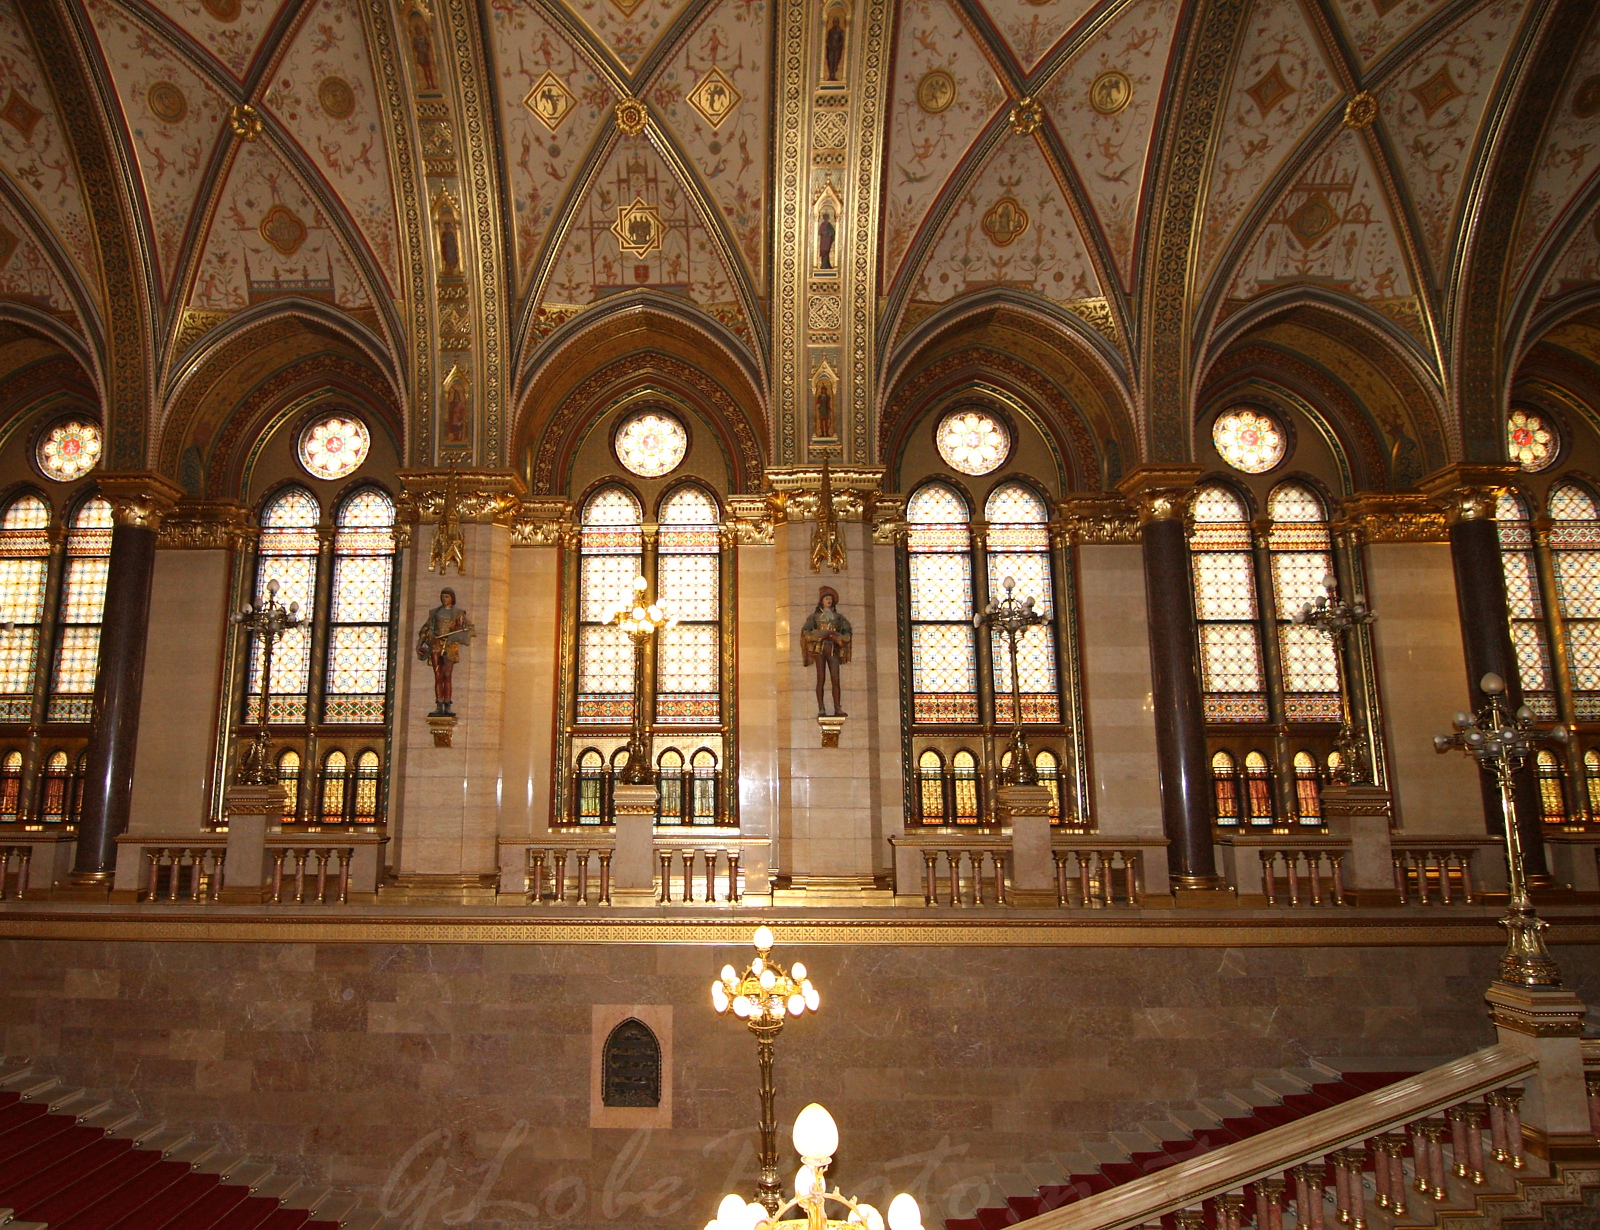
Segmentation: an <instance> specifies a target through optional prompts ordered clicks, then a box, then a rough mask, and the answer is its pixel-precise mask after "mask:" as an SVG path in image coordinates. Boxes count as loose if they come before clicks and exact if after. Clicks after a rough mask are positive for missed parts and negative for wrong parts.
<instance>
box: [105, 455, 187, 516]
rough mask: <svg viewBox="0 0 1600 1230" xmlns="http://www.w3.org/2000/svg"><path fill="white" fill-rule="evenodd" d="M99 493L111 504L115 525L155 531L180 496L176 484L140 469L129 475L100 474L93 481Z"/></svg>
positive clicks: (180, 491) (181, 492) (182, 492)
mask: <svg viewBox="0 0 1600 1230" xmlns="http://www.w3.org/2000/svg"><path fill="white" fill-rule="evenodd" d="M96 485H97V486H98V487H99V488H100V494H101V495H103V496H105V498H106V499H108V500H110V501H111V518H112V520H113V521H115V522H116V523H117V524H118V525H131V526H134V527H136V528H138V529H144V530H159V529H160V528H161V519H162V518H163V517H164V516H166V515H167V514H168V513H169V512H171V511H172V510H173V509H174V508H175V507H176V506H177V503H178V501H179V500H180V499H181V498H182V497H183V494H184V491H183V488H182V487H180V486H178V484H177V483H174V482H171V481H169V480H168V479H165V478H163V477H161V475H159V474H152V473H150V472H149V471H147V470H140V471H136V472H134V473H129V474H102V475H100V477H99V479H98V480H97V481H96Z"/></svg>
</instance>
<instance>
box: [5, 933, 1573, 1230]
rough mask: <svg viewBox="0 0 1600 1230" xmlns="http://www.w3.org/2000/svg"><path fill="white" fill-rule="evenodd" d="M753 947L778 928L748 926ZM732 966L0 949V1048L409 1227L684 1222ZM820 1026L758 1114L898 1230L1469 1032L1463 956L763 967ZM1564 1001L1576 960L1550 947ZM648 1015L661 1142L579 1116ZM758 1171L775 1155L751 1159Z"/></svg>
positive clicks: (796, 1038) (883, 955)
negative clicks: (1059, 1164) (822, 1144)
mask: <svg viewBox="0 0 1600 1230" xmlns="http://www.w3.org/2000/svg"><path fill="white" fill-rule="evenodd" d="M779 940H780V945H781V944H782V935H781V934H780V936H779ZM748 955H749V950H748V949H747V948H740V949H731V948H717V947H710V946H706V947H686V946H657V947H650V946H627V945H616V946H585V945H572V946H541V945H517V944H506V945H496V946H473V945H432V946H430V945H409V946H379V945H367V944H325V945H311V944H304V945H292V944H202V943H150V944H141V943H132V942H125V943H88V942H66V941H16V940H13V941H6V942H4V943H0V1045H3V1047H4V1053H6V1054H11V1055H31V1056H34V1057H36V1058H38V1059H40V1060H41V1061H42V1062H43V1063H45V1064H47V1065H50V1066H51V1067H52V1068H53V1069H54V1070H56V1071H57V1072H59V1074H60V1075H61V1076H63V1077H64V1078H66V1079H67V1080H69V1081H72V1082H74V1083H79V1084H87V1085H90V1086H92V1087H94V1088H96V1089H101V1090H107V1091H111V1090H115V1091H118V1094H119V1097H120V1098H121V1099H122V1100H123V1101H124V1102H126V1103H128V1104H129V1105H130V1106H131V1105H132V1103H131V1101H130V1098H131V1096H132V1095H137V1098H138V1108H139V1111H140V1114H141V1117H144V1118H151V1117H160V1118H166V1119H169V1120H170V1121H171V1122H172V1123H174V1124H175V1125H177V1126H181V1127H183V1128H185V1129H188V1130H192V1131H194V1132H197V1133H199V1134H200V1135H201V1136H202V1137H203V1138H206V1139H208V1140H213V1141H217V1142H219V1143H221V1144H223V1145H225V1146H226V1147H227V1148H228V1149H230V1150H237V1151H240V1152H244V1151H249V1152H253V1153H255V1154H257V1155H258V1156H263V1157H269V1158H271V1159H273V1160H275V1161H276V1162H277V1163H278V1165H279V1166H281V1167H282V1168H284V1169H285V1170H288V1171H291V1172H294V1173H297V1174H300V1175H303V1176H305V1177H307V1178H310V1179H314V1180H315V1181H317V1182H319V1183H332V1184H337V1185H339V1186H342V1187H346V1188H352V1189H355V1190H358V1191H359V1192H360V1194H361V1195H362V1196H363V1198H364V1199H366V1200H367V1201H368V1202H369V1203H371V1204H373V1205H379V1204H382V1205H383V1206H384V1207H385V1208H386V1209H387V1210H388V1211H389V1212H390V1213H392V1214H394V1215H395V1216H396V1217H397V1219H398V1220H400V1221H403V1222H404V1224H405V1225H407V1226H408V1227H411V1230H446V1227H448V1226H450V1225H472V1226H490V1225H494V1226H504V1227H510V1228H515V1230H533V1228H534V1227H536V1226H537V1227H541V1228H544V1227H549V1226H552V1225H554V1226H564V1227H572V1228H573V1230H587V1228H589V1227H595V1228H598V1227H605V1226H615V1225H617V1224H618V1223H619V1222H622V1221H631V1222H632V1223H634V1224H648V1225H652V1226H662V1227H685V1228H689V1230H692V1228H694V1227H698V1226H701V1225H703V1224H704V1223H705V1221H706V1220H707V1219H708V1218H709V1217H711V1216H712V1214H713V1213H714V1211H715V1206H716V1201H717V1198H718V1197H719V1196H720V1194H721V1193H722V1192H723V1191H724V1190H725V1189H726V1188H728V1187H732V1186H738V1187H741V1188H742V1187H744V1186H747V1185H750V1184H752V1183H753V1180H754V1174H755V1170H754V1163H753V1155H752V1150H753V1147H754V1139H755V1132H754V1126H753V1125H754V1121H755V1119H756V1116H757V1103H756V1071H755V1047H754V1043H753V1041H752V1039H751V1038H750V1036H749V1034H748V1033H747V1031H746V1030H745V1029H743V1028H742V1027H741V1026H740V1025H739V1024H738V1023H737V1022H735V1021H733V1020H732V1019H723V1018H718V1017H716V1016H715V1015H714V1014H713V1013H712V1011H711V1009H710V1007H709V1005H708V1003H707V996H706V987H707V985H708V984H709V982H710V980H711V978H712V977H713V976H714V973H715V971H716V970H717V969H718V968H720V966H721V965H722V964H723V963H724V962H726V961H737V962H743V961H744V960H745V959H746V958H747V957H748ZM783 955H784V956H785V958H787V959H791V960H792V959H794V958H797V957H798V958H802V959H804V961H805V962H806V964H807V965H808V966H809V967H810V970H811V976H812V977H813V978H814V979H815V981H816V983H817V985H818V986H819V987H820V988H821V992H822V1010H821V1011H820V1012H819V1013H818V1014H817V1015H815V1016H812V1015H810V1014H808V1015H807V1016H806V1017H805V1018H804V1019H802V1020H800V1021H797V1022H792V1023H791V1024H790V1025H789V1026H788V1027H787V1028H786V1029H785V1030H784V1032H783V1035H782V1037H781V1038H780V1039H779V1040H778V1046H777V1051H778V1061H777V1079H778V1086H779V1097H778V1113H779V1119H780V1122H782V1123H783V1124H784V1126H785V1129H787V1126H788V1124H789V1123H792V1121H793V1116H794V1114H795V1113H796V1112H797V1111H798V1109H799V1108H800V1106H801V1105H803V1104H804V1103H805V1102H807V1101H810V1100H813V1099H814V1100H818V1101H821V1102H822V1103H824V1104H825V1105H826V1106H828V1108H829V1109H830V1110H831V1111H832V1112H833V1113H834V1115H835V1117H836V1118H837V1120H838V1122H839V1125H840V1132H841V1137H842V1141H843V1145H842V1149H841V1152H840V1156H839V1163H838V1168H837V1170H836V1172H835V1173H836V1176H837V1178H838V1181H839V1182H840V1184H841V1185H842V1186H843V1188H844V1189H845V1190H846V1191H850V1192H855V1193H859V1194H862V1195H866V1196H869V1197H876V1198H877V1199H878V1200H879V1201H880V1207H882V1201H883V1199H884V1197H886V1196H887V1195H888V1194H890V1191H891V1190H898V1189H900V1188H911V1189H913V1190H915V1191H916V1192H917V1194H918V1195H919V1197H921V1198H923V1199H924V1203H925V1216H926V1224H927V1225H928V1226H930V1227H937V1226H939V1225H940V1222H939V1220H938V1219H939V1218H940V1217H942V1216H945V1215H959V1214H964V1213H967V1212H968V1211H969V1210H970V1209H971V1208H972V1207H973V1206H974V1204H977V1203H985V1202H987V1203H993V1202H995V1200H996V1199H997V1198H998V1197H1000V1196H1001V1195H1002V1194H1003V1193H1002V1192H1000V1191H999V1190H998V1189H995V1188H992V1187H991V1186H990V1184H991V1183H992V1181H993V1180H994V1178H995V1176H997V1175H1003V1174H1014V1173H1016V1172H1017V1170H1018V1169H1019V1167H1020V1164H1021V1163H1023V1162H1025V1161H1029V1160H1038V1159H1042V1158H1044V1156H1045V1155H1046V1154H1047V1153H1049V1152H1051V1151H1064V1150H1071V1149H1074V1148H1075V1147H1076V1146H1077V1145H1078V1144H1079V1143H1080V1142H1081V1141H1082V1140H1083V1139H1084V1138H1085V1137H1086V1136H1093V1135H1097V1134H1100V1133H1103V1132H1105V1131H1107V1130H1111V1129H1122V1128H1127V1127H1131V1126H1133V1125H1135V1124H1137V1123H1138V1122H1139V1121H1141V1120H1143V1119H1146V1118H1149V1117H1151V1116H1154V1115H1158V1114H1161V1113H1163V1112H1165V1111H1167V1110H1168V1109H1170V1108H1174V1107H1178V1106H1182V1105H1186V1104H1189V1103H1191V1102H1193V1101H1194V1100H1195V1099H1197V1098H1202V1097H1209V1096H1213V1095H1216V1094H1218V1093H1219V1092H1220V1091H1222V1090H1224V1089H1227V1088H1230V1087H1237V1086H1239V1085H1241V1084H1244V1083H1246V1082H1247V1080H1248V1078H1249V1077H1250V1076H1251V1074H1252V1073H1253V1072H1259V1071H1263V1070H1266V1069H1271V1068H1278V1067H1283V1066H1287V1065H1297V1064H1301V1063H1303V1062H1304V1061H1305V1059H1306V1058H1307V1057H1308V1056H1329V1055H1339V1054H1346V1055H1362V1056H1370V1055H1379V1054H1401V1055H1419V1054H1420V1055H1427V1054H1433V1055H1441V1056H1442V1055H1454V1054H1461V1053H1465V1052H1466V1051H1467V1050H1470V1049H1473V1048H1476V1047H1479V1046H1483V1045H1487V1044H1488V1043H1490V1042H1491V1041H1492V1035H1491V1032H1490V1029H1489V1026H1488V1023H1487V1020H1486V1017H1485V1014H1484V1011H1483V1007H1482V1003H1481V999H1480V996H1481V993H1482V990H1483V988H1484V987H1485V985H1486V984H1487V983H1488V981H1489V979H1490V978H1491V977H1492V976H1493V972H1494V964H1495V959H1496V956H1497V951H1496V949H1495V948H1494V947H1493V946H1484V947H1480V948H1474V949H1462V948H1387V949H1355V948H1345V949H1309V948H1280V949H1269V948H1247V949H1237V950H1217V949H1196V950H1185V949H1178V948H1160V949H1150V948H1145V949H1136V948H1121V949H1092V948H1072V947H1064V948H1031V949H1008V948H993V947H977V946H972V947H932V946H929V947H917V948H896V947H892V946H881V945H880V946H863V947H793V946H791V947H790V948H789V950H788V951H787V952H784V953H783ZM1557 955H1558V956H1559V957H1560V959H1561V961H1562V963H1563V967H1564V969H1565V970H1566V972H1567V973H1568V975H1569V979H1570V980H1571V981H1573V982H1575V984H1576V985H1577V989H1578V990H1579V992H1580V994H1582V995H1584V996H1585V997H1586V998H1588V999H1590V1000H1591V1001H1592V1000H1593V999H1594V997H1595V995H1596V994H1600V986H1597V985H1596V980H1597V971H1600V953H1597V952H1596V951H1595V950H1594V949H1575V948H1572V947H1568V946H1558V948H1557ZM597 1004H600V1005H605V1004H634V1005H659V1006H670V1007H671V1008H672V1020H673V1038H672V1051H673V1055H672V1063H673V1100H674V1108H673V1126H672V1127H671V1128H670V1129H661V1130H655V1131H648V1130H646V1131H642V1132H633V1131H628V1130H615V1129H594V1128H591V1127H590V1126H589V1123H590V1101H591V1097H590V1088H591V1086H590V1062H591V1053H592V1038H591V1035H592V1032H593V1016H594V1006H595V1005H597ZM781 1156H782V1162H783V1167H782V1169H783V1173H784V1175H785V1176H788V1175H791V1174H792V1173H793V1170H794V1166H795V1159H794V1157H793V1155H792V1153H791V1152H790V1150H789V1148H788V1143H787V1133H786V1131H785V1139H784V1140H783V1142H782V1154H781Z"/></svg>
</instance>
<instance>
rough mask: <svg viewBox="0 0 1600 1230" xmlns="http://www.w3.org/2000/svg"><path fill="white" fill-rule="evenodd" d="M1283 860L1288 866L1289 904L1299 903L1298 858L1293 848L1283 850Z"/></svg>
mask: <svg viewBox="0 0 1600 1230" xmlns="http://www.w3.org/2000/svg"><path fill="white" fill-rule="evenodd" d="M1283 861H1284V863H1285V865H1287V867H1288V868H1289V904H1290V905H1299V904H1300V866H1299V863H1300V859H1299V856H1298V855H1297V854H1296V853H1295V852H1294V851H1293V850H1285V851H1284V852H1283Z"/></svg>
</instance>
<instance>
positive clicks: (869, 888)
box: [772, 875, 920, 905]
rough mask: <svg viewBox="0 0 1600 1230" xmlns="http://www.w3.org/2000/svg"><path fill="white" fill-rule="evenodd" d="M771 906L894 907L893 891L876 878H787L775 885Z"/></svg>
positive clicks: (800, 876) (797, 876)
mask: <svg viewBox="0 0 1600 1230" xmlns="http://www.w3.org/2000/svg"><path fill="white" fill-rule="evenodd" d="M919 900H920V898H919ZM772 904H773V905H893V904H894V889H892V888H890V887H889V886H888V885H887V884H886V883H883V882H880V880H879V877H877V876H863V875H853V876H820V875H818V876H808V875H796V876H786V877H783V878H781V879H780V880H779V881H778V883H777V884H775V885H773V888H772Z"/></svg>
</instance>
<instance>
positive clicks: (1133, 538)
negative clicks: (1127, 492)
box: [1051, 491, 1139, 546]
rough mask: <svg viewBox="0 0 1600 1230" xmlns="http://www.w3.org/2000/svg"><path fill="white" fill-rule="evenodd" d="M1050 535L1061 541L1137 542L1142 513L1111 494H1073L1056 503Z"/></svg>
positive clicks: (1073, 543)
mask: <svg viewBox="0 0 1600 1230" xmlns="http://www.w3.org/2000/svg"><path fill="white" fill-rule="evenodd" d="M1051 533H1052V534H1053V535H1054V537H1055V538H1056V539H1057V541H1059V542H1064V543H1067V544H1069V545H1073V546H1076V545H1079V544H1082V543H1095V544H1103V543H1136V542H1138V541H1139V513H1138V510H1137V509H1136V508H1135V506H1134V505H1133V504H1131V503H1130V502H1129V501H1128V500H1126V499H1124V498H1123V497H1122V496H1121V495H1120V494H1118V493H1116V492H1111V491H1074V492H1069V493H1068V494H1067V495H1066V497H1065V498H1063V499H1062V500H1061V501H1059V502H1058V503H1057V504H1056V521H1055V523H1054V525H1052V526H1051Z"/></svg>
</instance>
